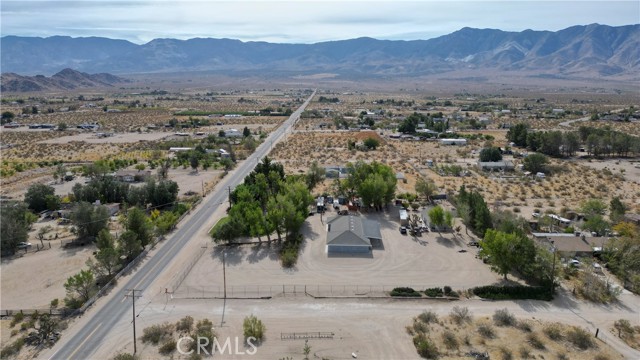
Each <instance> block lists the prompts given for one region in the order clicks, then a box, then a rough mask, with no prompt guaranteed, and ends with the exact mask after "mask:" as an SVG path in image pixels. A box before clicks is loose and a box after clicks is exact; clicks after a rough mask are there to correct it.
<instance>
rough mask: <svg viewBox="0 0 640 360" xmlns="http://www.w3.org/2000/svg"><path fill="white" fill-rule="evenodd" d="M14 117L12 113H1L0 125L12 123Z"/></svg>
mask: <svg viewBox="0 0 640 360" xmlns="http://www.w3.org/2000/svg"><path fill="white" fill-rule="evenodd" d="M15 117H16V114H14V113H13V112H11V111H3V112H2V117H1V118H0V120H1V122H0V125H4V124H8V123H10V122H12V121H13V119H14V118H15Z"/></svg>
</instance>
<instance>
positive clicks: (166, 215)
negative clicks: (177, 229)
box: [154, 211, 178, 235]
mask: <svg viewBox="0 0 640 360" xmlns="http://www.w3.org/2000/svg"><path fill="white" fill-rule="evenodd" d="M154 222H155V224H156V230H157V232H158V234H159V235H165V234H167V233H169V231H171V230H172V229H173V227H174V226H175V224H176V223H177V222H178V215H176V214H175V213H173V212H172V211H164V212H162V214H160V216H158V217H157V218H156V220H155V221H154Z"/></svg>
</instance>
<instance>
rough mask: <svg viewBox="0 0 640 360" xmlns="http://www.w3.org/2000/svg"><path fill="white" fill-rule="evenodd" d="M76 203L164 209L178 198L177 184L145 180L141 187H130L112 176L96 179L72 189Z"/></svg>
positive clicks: (166, 181) (76, 185) (167, 181)
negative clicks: (123, 204)
mask: <svg viewBox="0 0 640 360" xmlns="http://www.w3.org/2000/svg"><path fill="white" fill-rule="evenodd" d="M72 192H73V196H74V198H75V200H76V201H86V202H95V201H96V200H100V202H102V203H127V204H130V205H136V206H140V207H143V208H145V207H147V205H150V206H151V207H166V206H170V205H172V204H173V203H174V202H175V201H176V199H177V197H178V184H177V183H176V182H175V181H171V180H160V181H156V180H155V179H153V178H150V179H149V180H147V182H146V183H145V184H144V185H142V186H130V185H129V184H127V183H123V182H120V181H118V180H116V179H115V178H114V177H113V176H108V175H107V176H103V177H96V178H94V179H92V180H90V181H89V183H88V184H86V185H82V184H75V185H74V186H73V188H72Z"/></svg>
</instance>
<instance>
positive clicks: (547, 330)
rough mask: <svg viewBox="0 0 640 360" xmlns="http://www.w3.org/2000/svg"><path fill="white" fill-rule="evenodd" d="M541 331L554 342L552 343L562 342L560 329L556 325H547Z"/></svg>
mask: <svg viewBox="0 0 640 360" xmlns="http://www.w3.org/2000/svg"><path fill="white" fill-rule="evenodd" d="M542 331H543V332H544V334H545V335H547V337H548V338H549V339H551V340H554V341H560V340H562V329H561V328H560V325H558V324H550V325H547V326H545V327H544V329H543V330H542Z"/></svg>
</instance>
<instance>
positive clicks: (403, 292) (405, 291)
mask: <svg viewBox="0 0 640 360" xmlns="http://www.w3.org/2000/svg"><path fill="white" fill-rule="evenodd" d="M391 296H400V297H420V296H422V295H420V293H419V292H417V291H415V290H413V289H412V288H410V287H397V288H394V289H393V290H391Z"/></svg>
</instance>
